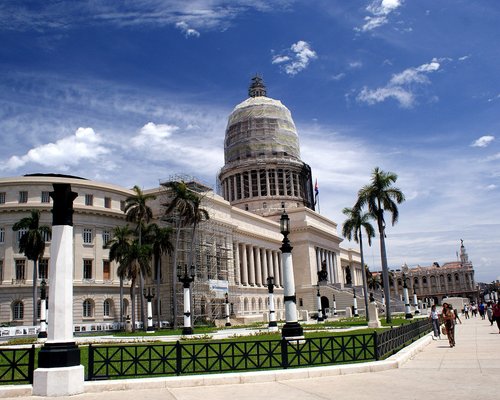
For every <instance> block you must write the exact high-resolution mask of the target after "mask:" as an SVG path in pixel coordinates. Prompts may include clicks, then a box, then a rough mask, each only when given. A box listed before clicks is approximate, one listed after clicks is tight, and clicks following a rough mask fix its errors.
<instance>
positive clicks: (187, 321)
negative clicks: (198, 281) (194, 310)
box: [177, 265, 195, 335]
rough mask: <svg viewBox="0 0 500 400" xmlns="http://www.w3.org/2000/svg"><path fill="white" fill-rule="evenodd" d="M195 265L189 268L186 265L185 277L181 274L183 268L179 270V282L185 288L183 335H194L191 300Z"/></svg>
mask: <svg viewBox="0 0 500 400" xmlns="http://www.w3.org/2000/svg"><path fill="white" fill-rule="evenodd" d="M194 277H195V273H194V265H191V267H190V268H189V275H188V267H187V265H184V275H183V274H182V272H181V268H178V270H177V278H178V279H179V282H182V284H183V287H184V327H183V328H182V334H183V335H191V334H192V333H193V328H192V327H191V311H190V301H189V300H190V299H191V290H190V289H191V282H193V281H194Z"/></svg>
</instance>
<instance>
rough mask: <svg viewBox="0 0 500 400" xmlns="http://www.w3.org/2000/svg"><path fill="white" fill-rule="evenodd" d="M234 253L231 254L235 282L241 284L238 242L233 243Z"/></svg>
mask: <svg viewBox="0 0 500 400" xmlns="http://www.w3.org/2000/svg"><path fill="white" fill-rule="evenodd" d="M233 249H234V255H233V262H234V265H233V268H234V274H235V282H234V283H235V284H236V285H241V271H240V268H241V263H240V244H239V243H238V242H234V243H233Z"/></svg>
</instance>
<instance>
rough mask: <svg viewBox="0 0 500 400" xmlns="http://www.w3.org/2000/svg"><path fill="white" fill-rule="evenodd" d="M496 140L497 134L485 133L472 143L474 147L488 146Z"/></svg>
mask: <svg viewBox="0 0 500 400" xmlns="http://www.w3.org/2000/svg"><path fill="white" fill-rule="evenodd" d="M494 140H495V136H491V135H485V136H481V137H480V138H479V139H477V140H475V141H474V143H472V144H471V146H472V147H486V146H488V145H490V144H491V142H493V141H494Z"/></svg>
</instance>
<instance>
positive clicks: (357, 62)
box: [349, 61, 363, 69]
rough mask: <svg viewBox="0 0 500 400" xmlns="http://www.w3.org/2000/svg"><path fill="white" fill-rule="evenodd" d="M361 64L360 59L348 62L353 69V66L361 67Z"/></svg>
mask: <svg viewBox="0 0 500 400" xmlns="http://www.w3.org/2000/svg"><path fill="white" fill-rule="evenodd" d="M362 66H363V63H362V62H361V61H352V62H350V63H349V68H352V69H355V68H361V67H362Z"/></svg>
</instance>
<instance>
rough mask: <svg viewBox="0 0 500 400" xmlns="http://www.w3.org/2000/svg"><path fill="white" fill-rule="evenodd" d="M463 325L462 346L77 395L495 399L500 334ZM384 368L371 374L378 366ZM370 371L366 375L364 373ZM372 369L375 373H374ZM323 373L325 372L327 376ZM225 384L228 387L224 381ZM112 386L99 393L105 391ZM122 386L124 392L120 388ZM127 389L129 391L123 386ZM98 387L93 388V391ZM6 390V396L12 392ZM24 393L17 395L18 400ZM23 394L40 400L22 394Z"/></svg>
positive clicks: (102, 398)
mask: <svg viewBox="0 0 500 400" xmlns="http://www.w3.org/2000/svg"><path fill="white" fill-rule="evenodd" d="M462 322H463V324H462V325H457V328H456V347H454V348H450V347H449V345H448V341H447V338H446V337H445V336H442V337H443V339H441V340H437V341H433V340H431V338H430V336H426V337H425V338H422V339H420V340H419V341H418V342H416V343H415V344H413V345H412V346H410V348H409V349H407V350H406V351H403V352H400V353H398V354H397V355H395V356H393V357H391V358H389V359H388V360H385V361H381V362H373V363H364V364H351V365H344V366H336V367H317V368H304V369H295V370H286V371H264V372H257V373H246V374H223V375H210V376H207V375H205V376H193V377H189V376H186V377H174V378H155V379H147V380H146V379H137V380H126V381H120V382H119V381H114V382H113V386H112V387H113V391H109V388H110V387H111V386H109V385H108V384H107V383H109V382H110V381H106V382H88V383H86V391H87V392H86V393H84V394H81V395H77V396H71V397H60V398H59V399H72V400H115V399H116V400H126V399H134V400H136V399H141V400H149V399H158V400H194V399H197V400H199V399H202V400H225V399H231V400H254V399H272V400H325V399H332V400H344V399H345V400H347V399H369V400H378V399H380V400H382V399H384V400H385V399H398V400H406V399H426V400H427V399H439V400H442V399H445V398H446V399H447V398H450V399H454V400H460V399H463V400H474V399H481V400H483V399H494V398H497V397H498V396H499V393H500V334H498V329H497V327H496V325H495V324H494V325H493V326H492V327H490V324H489V322H488V321H487V320H486V321H485V320H481V319H480V318H479V317H476V318H471V319H469V320H463V321H462ZM377 370H378V371H379V372H372V371H377ZM359 371H367V372H364V373H363V372H361V373H360V372H359ZM368 371H371V372H368ZM322 375H323V376H322ZM209 382H212V383H216V384H209ZM223 382H226V384H222V383H223ZM102 389H104V390H106V389H107V390H108V391H100V390H102ZM120 389H122V390H120ZM123 389H126V390H123ZM90 391H92V392H90ZM5 394H6V393H3V396H2V389H1V388H0V397H5ZM19 398H20V397H17V398H16V399H19ZM23 398H24V399H38V400H40V399H41V398H40V397H35V396H23Z"/></svg>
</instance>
